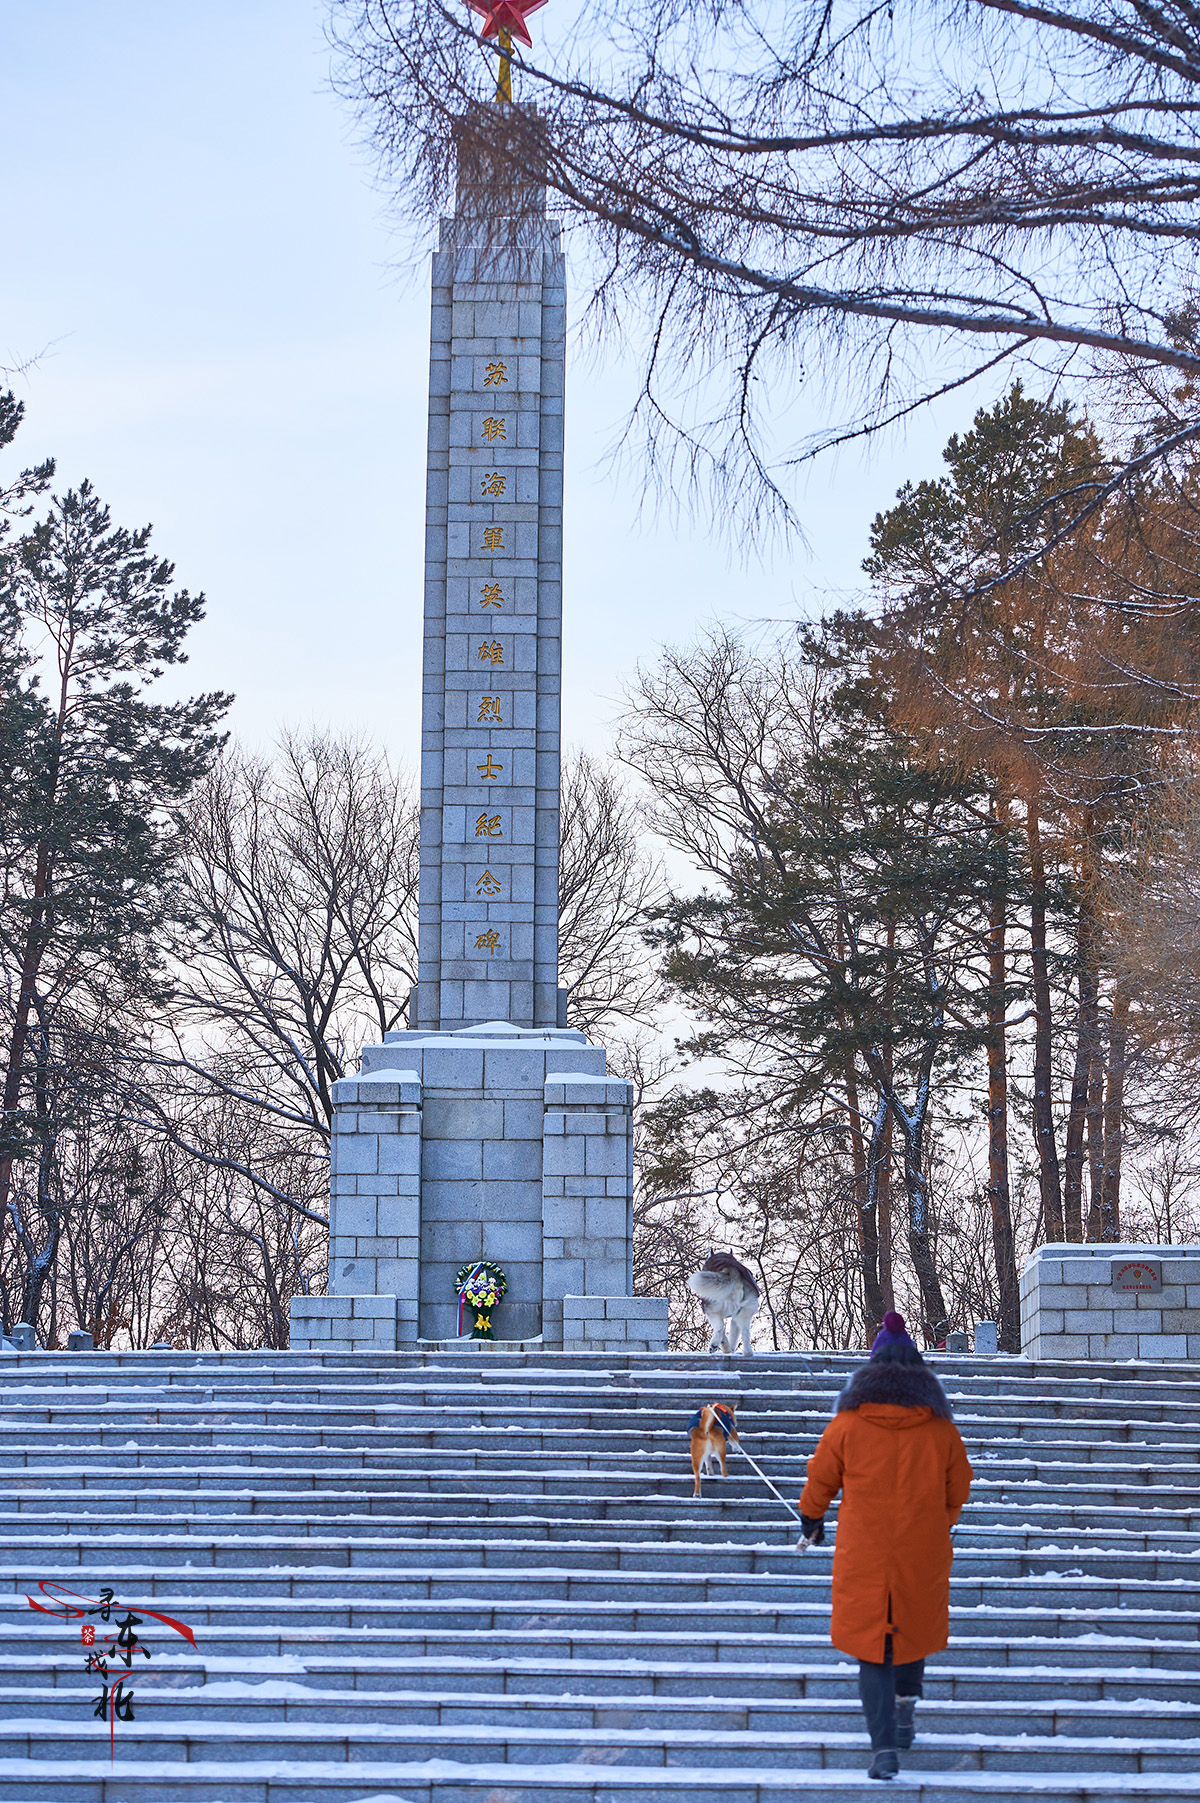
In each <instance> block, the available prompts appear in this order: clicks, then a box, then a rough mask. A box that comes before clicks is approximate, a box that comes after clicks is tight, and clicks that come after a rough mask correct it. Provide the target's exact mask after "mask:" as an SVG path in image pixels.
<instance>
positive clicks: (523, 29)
mask: <svg viewBox="0 0 1200 1803" xmlns="http://www.w3.org/2000/svg"><path fill="white" fill-rule="evenodd" d="M467 4H468V5H469V6H470V8H471V11H472V12H475V13H479V14H480V15H481V16H482V18H483V24H482V25H481V26H480V28H479V35H480V37H481V38H495V37H499V36H500V34H501V32H504V31H507V32H511V34H512V36H513V37H514V38H516V39H517V40H518V42H520V43H522V44H528V45H529V47H530V49H531V50H532V48H533V39H532V38H531V37H530V35H529V28H528V26H527V25H526V23H525V16H526V14H527V13H535V12H536V11H537V9H538V7H539V6H545V4H546V0H467Z"/></svg>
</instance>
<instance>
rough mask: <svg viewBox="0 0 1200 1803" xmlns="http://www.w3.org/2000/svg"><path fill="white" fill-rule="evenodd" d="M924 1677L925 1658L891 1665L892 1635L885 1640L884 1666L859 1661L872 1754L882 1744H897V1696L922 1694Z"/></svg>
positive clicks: (861, 1694)
mask: <svg viewBox="0 0 1200 1803" xmlns="http://www.w3.org/2000/svg"><path fill="white" fill-rule="evenodd" d="M924 1676H925V1661H924V1660H923V1659H914V1660H912V1661H911V1663H910V1664H908V1665H893V1664H892V1637H891V1635H890V1634H889V1635H888V1637H887V1640H886V1641H885V1642H884V1648H883V1664H882V1665H874V1664H872V1662H871V1661H870V1660H869V1659H860V1660H859V1662H858V1694H859V1696H860V1697H861V1698H862V1706H863V1714H864V1715H865V1716H866V1718H867V1733H868V1734H869V1735H870V1736H871V1751H872V1752H873V1753H878V1752H879V1750H880V1748H881V1747H894V1746H895V1744H896V1698H897V1697H919V1696H923V1695H924V1692H923V1690H922V1688H921V1680H922V1679H923V1678H924Z"/></svg>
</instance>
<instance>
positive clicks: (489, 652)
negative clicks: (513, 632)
mask: <svg viewBox="0 0 1200 1803" xmlns="http://www.w3.org/2000/svg"><path fill="white" fill-rule="evenodd" d="M476 656H477V657H478V658H479V661H480V663H481V664H502V663H503V662H504V646H503V645H502V644H501V643H500V640H499V639H493V640H492V642H491V644H490V645H489V644H483V645H481V646H480V647H479V650H478V652H477V653H476Z"/></svg>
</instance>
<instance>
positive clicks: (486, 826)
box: [475, 814, 504, 839]
mask: <svg viewBox="0 0 1200 1803" xmlns="http://www.w3.org/2000/svg"><path fill="white" fill-rule="evenodd" d="M475 837H476V838H477V839H503V837H504V833H503V831H502V829H501V826H500V816H499V814H481V815H480V816H479V818H478V820H477V821H476V822H475Z"/></svg>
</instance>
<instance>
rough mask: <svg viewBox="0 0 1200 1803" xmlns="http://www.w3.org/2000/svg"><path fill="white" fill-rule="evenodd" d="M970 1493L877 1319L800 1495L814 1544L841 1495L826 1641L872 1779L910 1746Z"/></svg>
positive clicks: (945, 1621)
mask: <svg viewBox="0 0 1200 1803" xmlns="http://www.w3.org/2000/svg"><path fill="white" fill-rule="evenodd" d="M970 1488H971V1467H970V1465H969V1464H968V1462H967V1455H966V1452H965V1450H964V1448H963V1443H962V1440H961V1438H960V1436H959V1432H958V1429H957V1428H956V1427H955V1425H954V1420H953V1415H952V1412H951V1409H950V1404H949V1402H948V1401H947V1399H946V1392H945V1391H944V1390H943V1389H942V1386H941V1384H940V1383H939V1382H938V1380H937V1378H936V1377H935V1376H934V1374H933V1372H932V1371H930V1369H929V1368H928V1366H927V1365H926V1363H925V1361H924V1359H923V1358H922V1357H921V1354H920V1353H919V1352H918V1351H917V1349H916V1347H915V1346H914V1345H913V1342H912V1341H911V1340H910V1339H909V1337H908V1334H907V1333H906V1332H905V1327H904V1319H903V1317H902V1316H901V1315H897V1314H893V1313H889V1314H887V1315H885V1316H884V1321H883V1329H882V1331H881V1332H880V1334H879V1335H878V1336H877V1338H876V1340H875V1343H874V1345H873V1346H872V1347H871V1360H870V1363H869V1364H867V1365H863V1366H862V1367H861V1368H860V1369H859V1370H858V1371H856V1372H855V1373H854V1376H853V1377H852V1378H851V1380H850V1382H849V1383H848V1384H847V1385H846V1388H845V1389H844V1390H843V1391H842V1393H841V1395H840V1396H839V1397H838V1399H837V1408H836V1412H835V1414H834V1417H833V1420H832V1421H831V1422H830V1423H829V1426H828V1427H827V1428H826V1429H825V1432H824V1433H823V1434H822V1435H821V1440H820V1444H819V1445H818V1447H817V1450H816V1451H815V1452H814V1453H813V1455H812V1458H811V1459H810V1460H809V1461H808V1482H807V1483H806V1484H805V1486H804V1492H803V1495H802V1496H801V1498H800V1513H801V1515H802V1516H803V1517H804V1531H805V1535H806V1537H807V1538H808V1539H809V1540H810V1541H820V1540H823V1539H824V1537H825V1524H824V1520H823V1517H824V1514H825V1511H826V1509H827V1508H828V1507H829V1505H830V1503H831V1502H832V1501H833V1499H834V1497H835V1496H836V1495H837V1493H838V1491H839V1490H840V1491H841V1492H842V1504H841V1508H840V1509H839V1510H838V1521H837V1543H836V1545H835V1548H834V1554H833V1620H832V1622H831V1623H830V1629H829V1634H830V1639H831V1640H832V1641H833V1644H834V1646H836V1647H838V1648H840V1650H841V1651H842V1652H843V1653H849V1654H850V1655H851V1657H852V1658H855V1659H857V1660H858V1674H859V1676H858V1688H859V1695H860V1697H861V1698H862V1705H863V1710H864V1713H865V1715H866V1718H867V1727H868V1729H869V1730H870V1734H871V1747H872V1751H873V1753H874V1757H873V1759H872V1761H871V1767H870V1773H869V1775H870V1777H872V1778H894V1777H895V1775H896V1773H897V1772H898V1771H899V1770H900V1761H899V1759H898V1758H897V1748H905V1747H911V1745H912V1743H913V1716H914V1713H915V1710H916V1706H917V1698H918V1697H919V1696H920V1695H921V1694H922V1693H921V1679H922V1676H923V1673H924V1668H925V1660H926V1658H927V1657H928V1655H929V1654H930V1653H937V1652H940V1651H941V1649H942V1648H943V1647H944V1646H945V1645H946V1644H947V1641H948V1640H949V1638H950V1561H951V1558H952V1556H953V1552H952V1548H951V1545H950V1530H951V1528H952V1527H953V1526H954V1524H955V1522H956V1521H957V1520H958V1517H959V1514H960V1512H961V1510H962V1506H963V1504H964V1503H965V1502H966V1500H967V1496H968V1494H969V1492H970Z"/></svg>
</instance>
